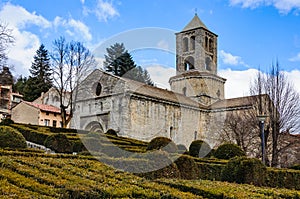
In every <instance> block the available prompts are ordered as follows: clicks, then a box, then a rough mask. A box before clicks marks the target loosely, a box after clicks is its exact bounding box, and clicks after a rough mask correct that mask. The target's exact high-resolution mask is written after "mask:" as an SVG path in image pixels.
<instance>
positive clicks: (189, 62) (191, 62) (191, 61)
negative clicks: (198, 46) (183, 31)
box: [184, 57, 195, 71]
mask: <svg viewBox="0 0 300 199" xmlns="http://www.w3.org/2000/svg"><path fill="white" fill-rule="evenodd" d="M184 69H185V70H186V71H187V70H192V69H195V67H194V58H193V57H188V58H186V60H185V62H184Z"/></svg>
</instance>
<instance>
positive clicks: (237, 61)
mask: <svg viewBox="0 0 300 199" xmlns="http://www.w3.org/2000/svg"><path fill="white" fill-rule="evenodd" d="M220 58H221V60H222V62H223V63H224V64H227V65H231V66H238V65H241V66H246V67H248V65H247V64H245V63H244V62H243V60H242V58H241V57H239V56H235V55H232V54H230V53H227V52H225V51H224V50H221V51H220Z"/></svg>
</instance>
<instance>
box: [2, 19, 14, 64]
mask: <svg viewBox="0 0 300 199" xmlns="http://www.w3.org/2000/svg"><path fill="white" fill-rule="evenodd" d="M13 43H14V37H13V36H12V30H11V29H9V28H8V25H7V24H4V23H1V22H0V67H3V66H5V64H6V60H7V48H8V46H9V45H11V44H13Z"/></svg>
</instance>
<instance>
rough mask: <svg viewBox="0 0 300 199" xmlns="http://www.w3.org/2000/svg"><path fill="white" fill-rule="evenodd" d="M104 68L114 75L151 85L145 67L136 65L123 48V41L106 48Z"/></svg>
mask: <svg viewBox="0 0 300 199" xmlns="http://www.w3.org/2000/svg"><path fill="white" fill-rule="evenodd" d="M106 51H107V55H105V61H104V69H105V71H107V72H110V73H112V74H114V75H117V76H120V77H125V78H128V79H132V80H135V81H139V82H142V83H145V84H148V85H152V86H153V82H152V80H151V78H150V75H149V73H148V71H147V70H146V69H143V68H142V67H141V66H138V67H137V66H136V64H135V63H134V61H133V59H132V56H131V54H130V53H129V52H128V51H127V50H126V49H125V46H124V44H123V43H121V44H120V43H115V44H114V45H112V46H110V47H109V48H107V49H106Z"/></svg>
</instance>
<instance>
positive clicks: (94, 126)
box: [84, 121, 105, 133]
mask: <svg viewBox="0 0 300 199" xmlns="http://www.w3.org/2000/svg"><path fill="white" fill-rule="evenodd" d="M84 130H86V131H90V132H98V133H105V130H104V129H103V126H102V125H101V124H100V122H96V121H93V122H90V123H89V124H88V125H86V127H85V128H84Z"/></svg>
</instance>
